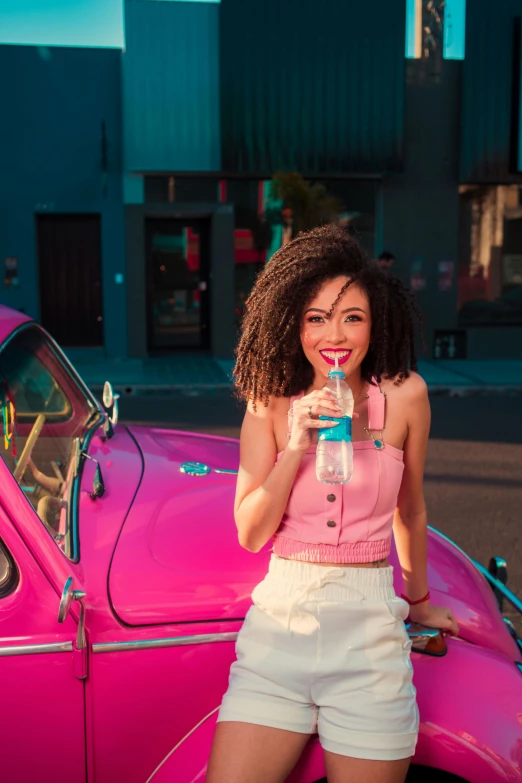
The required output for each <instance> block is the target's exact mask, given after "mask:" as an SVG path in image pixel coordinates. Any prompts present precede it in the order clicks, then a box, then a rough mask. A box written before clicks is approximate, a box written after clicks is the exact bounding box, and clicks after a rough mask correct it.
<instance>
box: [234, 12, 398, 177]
mask: <svg viewBox="0 0 522 783" xmlns="http://www.w3.org/2000/svg"><path fill="white" fill-rule="evenodd" d="M390 7H391V8H390ZM405 9H406V3H405V2H393V3H389V2H388V1H387V0H372V2H367V1H366V0H365V2H361V1H360V0H359V1H358V2H353V1H352V0H350V2H339V0H322V2H317V0H285V1H284V2H281V1H280V0H263V1H262V2H246V1H245V0H222V2H221V23H220V70H221V138H222V165H223V169H224V170H226V171H255V172H260V173H263V174H267V175H270V174H271V173H272V172H273V171H274V170H277V169H278V168H284V169H298V170H300V171H301V172H304V173H342V172H350V171H353V172H355V171H366V172H375V171H383V170H393V169H395V170H396V169H398V168H400V165H401V158H402V143H403V114H404V69H405V60H404V47H405Z"/></svg>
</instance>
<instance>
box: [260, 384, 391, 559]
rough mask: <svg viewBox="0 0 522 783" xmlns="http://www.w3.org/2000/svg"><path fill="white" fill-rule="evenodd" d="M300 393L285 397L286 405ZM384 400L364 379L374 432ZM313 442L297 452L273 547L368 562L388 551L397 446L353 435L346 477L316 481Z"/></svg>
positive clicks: (289, 553) (284, 552) (294, 554)
mask: <svg viewBox="0 0 522 783" xmlns="http://www.w3.org/2000/svg"><path fill="white" fill-rule="evenodd" d="M374 383H376V382H375V381H374ZM303 394H304V392H302V393H301V394H300V395H298V396H297V397H292V398H291V399H290V407H291V408H292V407H293V404H294V401H295V400H296V399H299V398H300V397H302V396H303ZM385 400H386V397H385V395H384V393H383V392H381V391H380V389H379V386H378V385H375V386H372V385H370V387H369V391H368V411H369V427H368V429H370V430H371V431H376V432H378V433H379V437H380V436H381V431H382V430H383V429H384V423H385ZM316 448H317V447H316V446H312V447H310V448H309V449H308V451H307V452H306V454H305V455H304V457H303V460H302V462H301V465H300V467H299V471H298V473H297V476H296V479H295V481H294V486H293V488H292V492H291V493H290V497H289V499H288V504H287V507H286V510H285V513H284V516H283V519H282V521H281V524H280V526H279V528H278V529H277V531H276V534H275V536H274V550H273V551H274V553H275V554H276V555H279V556H280V557H286V558H292V559H294V560H305V561H307V562H314V563H369V562H372V561H373V560H381V559H383V558H385V557H388V555H389V554H390V544H391V535H392V524H393V515H394V511H395V507H396V504H397V496H398V494H399V488H400V485H401V480H402V474H403V470H404V462H403V452H402V451H401V450H400V449H396V448H395V447H394V446H390V445H389V444H388V443H385V444H384V446H383V448H382V449H378V448H376V446H375V443H374V442H373V440H368V441H356V442H355V443H354V444H353V449H354V456H353V477H352V480H351V481H350V483H349V484H322V483H321V482H320V481H318V480H317V478H316V475H315V452H316ZM282 453H283V452H280V453H279V454H278V455H277V458H278V459H279V457H280V456H281V454H282Z"/></svg>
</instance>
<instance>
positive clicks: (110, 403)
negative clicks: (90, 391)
mask: <svg viewBox="0 0 522 783" xmlns="http://www.w3.org/2000/svg"><path fill="white" fill-rule="evenodd" d="M119 399H120V395H119V394H115V393H114V389H113V388H112V384H111V383H110V382H109V381H105V383H104V384H103V393H102V402H103V407H104V408H105V410H106V411H107V413H108V416H109V421H110V422H111V424H112V425H113V426H116V424H117V423H118V400H119Z"/></svg>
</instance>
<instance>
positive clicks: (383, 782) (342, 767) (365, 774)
mask: <svg viewBox="0 0 522 783" xmlns="http://www.w3.org/2000/svg"><path fill="white" fill-rule="evenodd" d="M324 761H325V766H326V775H327V778H328V783H351V781H356V782H357V783H404V780H405V779H406V774H407V772H408V767H409V766H410V761H411V759H399V760H398V761H373V760H369V759H354V758H350V757H349V756H341V755H339V754H338V753H330V752H329V751H327V750H325V752H324Z"/></svg>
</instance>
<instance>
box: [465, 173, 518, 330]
mask: <svg viewBox="0 0 522 783" xmlns="http://www.w3.org/2000/svg"><path fill="white" fill-rule="evenodd" d="M460 194H461V259H460V265H459V276H458V318H459V326H475V325H480V326H493V325H502V324H516V325H522V201H521V198H520V188H519V187H518V186H517V185H513V186H493V187H484V186H466V185H464V186H462V187H461V188H460Z"/></svg>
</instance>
